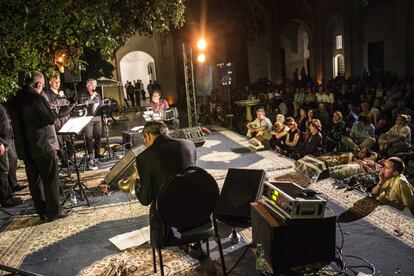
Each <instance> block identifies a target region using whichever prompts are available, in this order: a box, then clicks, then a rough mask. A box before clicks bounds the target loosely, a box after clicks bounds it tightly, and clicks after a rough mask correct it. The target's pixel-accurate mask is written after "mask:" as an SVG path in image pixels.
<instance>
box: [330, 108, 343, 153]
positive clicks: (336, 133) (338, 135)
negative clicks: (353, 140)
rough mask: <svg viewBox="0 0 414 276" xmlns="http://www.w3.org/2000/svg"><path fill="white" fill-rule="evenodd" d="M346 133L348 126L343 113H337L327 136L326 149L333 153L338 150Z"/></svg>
mask: <svg viewBox="0 0 414 276" xmlns="http://www.w3.org/2000/svg"><path fill="white" fill-rule="evenodd" d="M345 133H346V126H345V122H344V118H343V116H342V113H341V111H335V112H334V114H333V116H332V124H331V126H330V128H329V131H328V132H327V134H326V135H325V138H326V143H325V148H326V150H328V151H333V150H334V149H335V148H337V147H338V146H339V144H340V142H341V140H342V137H343V136H344V135H345Z"/></svg>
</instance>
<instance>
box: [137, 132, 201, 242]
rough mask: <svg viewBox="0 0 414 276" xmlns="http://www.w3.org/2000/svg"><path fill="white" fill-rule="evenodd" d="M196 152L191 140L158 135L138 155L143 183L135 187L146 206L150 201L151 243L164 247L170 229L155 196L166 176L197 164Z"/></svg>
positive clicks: (138, 165) (139, 171)
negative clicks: (160, 212)
mask: <svg viewBox="0 0 414 276" xmlns="http://www.w3.org/2000/svg"><path fill="white" fill-rule="evenodd" d="M196 158H197V153H196V149H195V145H194V143H193V142H191V141H189V140H181V139H174V138H171V137H169V136H167V135H161V136H158V137H157V138H156V139H155V141H154V143H153V144H152V145H151V146H150V147H148V148H147V149H146V150H145V151H143V152H142V153H141V154H140V155H138V157H137V169H138V174H139V177H140V185H139V187H138V188H137V190H136V195H137V198H138V200H139V201H140V202H141V204H143V205H149V204H151V208H150V226H151V244H153V245H155V246H161V245H162V241H163V239H164V236H165V235H166V233H167V231H168V229H165V227H164V226H163V224H162V223H161V221H160V218H159V217H158V214H157V213H156V210H155V199H156V198H157V194H158V191H159V190H160V187H161V186H162V185H163V184H164V182H165V181H166V180H167V178H168V177H169V176H171V175H173V174H175V173H177V172H179V171H180V170H182V169H184V168H186V167H189V166H194V165H195V163H196Z"/></svg>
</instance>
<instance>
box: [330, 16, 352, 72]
mask: <svg viewBox="0 0 414 276" xmlns="http://www.w3.org/2000/svg"><path fill="white" fill-rule="evenodd" d="M325 32H326V37H325V43H324V45H325V46H324V52H325V54H326V59H325V60H324V64H325V66H324V70H325V72H324V76H327V78H331V77H333V78H335V77H337V76H339V75H340V76H345V74H346V73H347V72H346V69H345V68H347V67H346V64H345V60H346V59H345V53H346V49H345V40H344V39H345V38H344V35H345V31H344V21H343V18H342V17H341V16H340V15H337V14H334V15H332V16H331V17H330V19H329V20H328V24H327V25H326V29H325ZM348 74H349V72H348Z"/></svg>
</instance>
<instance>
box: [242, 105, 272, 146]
mask: <svg viewBox="0 0 414 276" xmlns="http://www.w3.org/2000/svg"><path fill="white" fill-rule="evenodd" d="M247 129H248V130H247V134H246V136H247V137H248V138H252V139H250V141H249V143H250V144H252V145H253V146H254V147H255V148H256V149H260V148H264V144H263V142H264V143H265V144H267V143H268V141H269V140H270V138H271V137H272V135H271V131H272V122H271V121H270V119H269V118H267V117H266V113H265V111H264V109H263V108H258V109H257V110H256V119H255V120H254V121H253V122H250V123H248V124H247Z"/></svg>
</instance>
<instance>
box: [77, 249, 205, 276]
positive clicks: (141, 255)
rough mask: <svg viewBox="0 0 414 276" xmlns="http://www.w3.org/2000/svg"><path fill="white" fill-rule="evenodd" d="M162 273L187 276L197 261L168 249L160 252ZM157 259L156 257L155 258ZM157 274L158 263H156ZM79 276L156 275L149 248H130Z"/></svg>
mask: <svg viewBox="0 0 414 276" xmlns="http://www.w3.org/2000/svg"><path fill="white" fill-rule="evenodd" d="M162 257H163V262H164V273H165V274H166V275H172V274H174V275H187V274H190V272H191V271H193V270H195V268H196V267H197V265H198V261H196V260H195V259H192V258H191V257H189V256H187V255H184V254H182V253H181V252H178V251H177V250H175V251H172V250H170V249H164V250H163V251H162ZM157 258H158V257H157ZM157 271H158V272H159V263H157ZM78 275H79V276H100V275H102V276H104V275H105V276H116V275H129V276H133V275H136V276H147V275H157V273H154V272H153V267H152V249H151V248H141V247H140V248H132V249H128V250H125V251H124V252H121V253H119V254H114V255H110V256H107V257H105V258H103V259H102V260H99V261H97V262H95V263H93V264H92V265H90V266H89V267H87V268H85V269H82V271H81V272H79V274H78Z"/></svg>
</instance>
